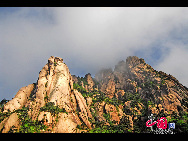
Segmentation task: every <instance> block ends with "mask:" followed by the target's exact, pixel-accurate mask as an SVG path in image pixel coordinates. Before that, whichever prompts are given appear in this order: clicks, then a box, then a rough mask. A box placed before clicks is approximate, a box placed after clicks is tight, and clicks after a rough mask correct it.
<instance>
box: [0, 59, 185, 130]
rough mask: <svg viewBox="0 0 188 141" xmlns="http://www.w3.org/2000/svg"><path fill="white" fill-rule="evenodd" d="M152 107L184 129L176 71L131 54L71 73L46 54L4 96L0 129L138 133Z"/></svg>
mask: <svg viewBox="0 0 188 141" xmlns="http://www.w3.org/2000/svg"><path fill="white" fill-rule="evenodd" d="M151 113H153V114H154V115H155V117H161V116H164V117H166V118H167V119H168V121H171V122H175V123H176V132H188V124H187V122H188V119H187V113H188V89H187V88H186V87H185V86H183V85H182V84H181V83H180V82H179V81H178V80H177V79H176V78H175V77H173V76H172V75H168V74H166V73H164V72H162V71H156V70H154V69H153V68H152V67H151V66H150V65H148V64H146V63H145V61H144V59H142V58H140V59H139V58H138V57H136V56H130V57H128V58H127V59H126V61H120V62H119V63H118V64H117V65H116V66H115V68H114V70H112V69H103V70H101V71H99V72H98V73H96V75H95V78H92V76H91V74H90V73H88V74H86V75H85V77H77V76H75V75H72V76H71V74H70V72H69V69H68V67H67V65H66V64H65V63H64V62H63V59H62V58H59V57H53V56H51V57H50V58H49V59H48V63H47V64H46V65H45V66H44V67H43V68H42V70H41V71H40V72H39V78H38V80H37V82H36V83H33V84H30V85H28V86H26V87H23V88H21V89H20V90H19V91H18V92H17V94H16V95H15V97H14V98H13V99H12V100H10V101H8V102H7V101H5V100H4V101H3V102H2V106H1V111H0V131H1V132H2V133H7V132H21V133H30V132H31V133H36V132H40V133H75V132H78V133H80V132H92V133H93V132H94V133H101V132H102V133H114V132H118V133H119V132H120V133H129V132H131V133H132V132H133V133H135V132H136V133H140V132H148V128H147V127H146V121H147V120H148V116H149V115H150V114H151Z"/></svg>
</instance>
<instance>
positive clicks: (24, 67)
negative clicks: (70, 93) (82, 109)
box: [0, 7, 188, 100]
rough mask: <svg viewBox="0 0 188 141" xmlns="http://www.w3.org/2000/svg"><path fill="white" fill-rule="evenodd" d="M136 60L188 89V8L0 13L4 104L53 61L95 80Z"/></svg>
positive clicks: (0, 86) (16, 10) (10, 10)
mask: <svg viewBox="0 0 188 141" xmlns="http://www.w3.org/2000/svg"><path fill="white" fill-rule="evenodd" d="M133 55H136V56H138V57H139V58H143V59H144V60H145V61H146V63H148V64H149V65H151V66H152V67H153V68H154V69H156V70H158V71H163V72H165V73H167V74H171V75H173V76H174V77H176V78H177V79H178V80H179V82H180V83H182V84H183V85H185V86H187V87H188V73H187V72H188V65H187V60H188V8H186V7H183V8H178V7H176V8H174V7H173V8H171V7H168V8H165V7H163V8H161V7H149V8H145V7H55V8H53V7H50V8H49V7H47V8H44V7H43V8H40V7H37V8H35V7H32V8H30V7H27V8H24V7H21V8H19V7H16V8H13V7H12V8H9V7H6V8H4V7H1V8H0V100H1V99H3V98H6V99H9V100H10V99H12V98H13V97H14V96H15V95H16V93H17V91H18V90H19V89H20V88H21V87H24V86H27V85H29V84H32V83H35V82H37V79H38V75H39V72H40V70H41V69H42V67H43V66H44V65H45V64H46V63H47V60H48V58H49V57H50V56H57V57H61V58H63V60H64V62H65V63H66V64H67V66H68V67H69V70H70V73H71V74H72V75H73V74H74V75H77V76H84V75H85V74H87V73H91V74H92V76H93V77H94V75H95V73H96V72H97V71H98V70H100V69H101V68H110V67H111V68H114V66H115V64H117V63H118V62H119V61H121V60H126V58H127V57H128V56H133Z"/></svg>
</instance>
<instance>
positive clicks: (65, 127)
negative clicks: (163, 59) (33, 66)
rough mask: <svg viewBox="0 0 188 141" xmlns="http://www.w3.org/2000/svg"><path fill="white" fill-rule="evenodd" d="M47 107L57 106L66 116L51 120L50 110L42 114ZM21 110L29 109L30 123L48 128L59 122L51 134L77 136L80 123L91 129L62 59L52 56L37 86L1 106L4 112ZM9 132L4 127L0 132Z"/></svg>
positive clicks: (23, 91)
mask: <svg viewBox="0 0 188 141" xmlns="http://www.w3.org/2000/svg"><path fill="white" fill-rule="evenodd" d="M47 103H53V106H54V107H55V106H58V108H60V109H64V110H65V111H66V113H60V114H59V115H58V117H55V116H57V115H54V117H53V116H52V113H50V112H48V111H49V110H47V111H41V110H40V109H41V107H45V104H47ZM23 106H24V107H29V110H28V115H29V117H30V118H32V120H39V121H42V120H44V119H45V120H46V122H47V123H46V124H48V125H49V126H50V124H52V123H54V122H55V119H56V118H58V119H59V120H58V121H57V123H55V126H54V127H53V130H51V132H77V131H76V127H77V125H81V123H84V124H86V126H87V127H88V128H91V123H90V122H89V121H88V117H90V118H92V116H91V113H90V111H89V109H88V107H87V105H86V101H85V100H84V98H83V96H82V94H81V93H80V92H78V91H77V90H74V89H73V81H72V76H71V74H70V72H69V69H68V67H67V65H66V64H65V63H63V59H61V58H59V57H55V58H54V57H53V56H51V57H50V58H49V59H48V63H47V64H46V65H45V66H44V67H43V69H42V70H41V71H40V73H39V78H38V81H37V83H36V84H31V85H28V86H26V87H23V88H21V89H20V90H19V91H18V93H17V94H16V96H15V97H14V98H13V99H12V100H11V101H9V102H8V103H6V104H5V105H4V111H3V112H4V113H6V112H7V111H10V112H14V111H16V110H18V109H21V108H22V107H23ZM7 118H8V117H7ZM5 120H7V119H5ZM6 124H8V123H6V122H5V123H3V125H1V128H3V126H4V125H6ZM16 125H18V123H17V124H16ZM51 126H52V125H51ZM8 129H10V126H9V127H7V128H6V127H5V128H4V129H3V130H2V132H7V131H8Z"/></svg>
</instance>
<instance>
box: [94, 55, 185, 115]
mask: <svg viewBox="0 0 188 141" xmlns="http://www.w3.org/2000/svg"><path fill="white" fill-rule="evenodd" d="M95 78H96V80H97V81H98V82H99V87H100V88H101V91H102V92H104V93H106V94H107V95H108V96H109V97H110V98H112V97H113V96H117V95H119V93H120V92H119V90H120V91H121V93H122V91H123V93H122V94H120V95H121V96H123V95H124V93H125V92H130V93H132V94H135V93H136V94H139V96H140V97H139V98H141V99H144V100H145V101H152V102H153V103H154V104H156V105H157V106H158V105H161V106H162V108H163V109H164V112H166V113H169V112H170V113H172V112H173V111H174V112H176V113H178V112H179V111H182V110H183V111H185V112H187V110H188V109H187V100H185V99H187V98H188V96H187V94H188V91H187V88H186V87H184V86H183V85H182V84H180V83H179V81H178V80H177V79H176V78H174V77H173V76H171V75H167V74H166V73H164V72H161V71H159V72H158V71H156V70H154V69H153V68H152V67H151V66H150V65H148V64H146V63H145V61H144V59H139V58H138V57H136V56H133V57H128V58H127V59H126V62H124V61H121V62H119V63H118V64H117V65H116V66H115V69H114V71H112V70H102V71H100V72H99V73H97V74H96V76H95ZM151 110H153V112H154V111H155V112H159V111H160V110H156V109H155V110H154V108H153V109H151Z"/></svg>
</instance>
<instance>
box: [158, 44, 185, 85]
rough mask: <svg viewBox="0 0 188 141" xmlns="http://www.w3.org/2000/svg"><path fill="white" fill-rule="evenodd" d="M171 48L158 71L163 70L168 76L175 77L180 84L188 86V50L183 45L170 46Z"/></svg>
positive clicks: (159, 65)
mask: <svg viewBox="0 0 188 141" xmlns="http://www.w3.org/2000/svg"><path fill="white" fill-rule="evenodd" d="M166 46H167V47H169V48H170V52H169V54H167V55H166V56H165V57H164V59H163V60H161V62H160V63H159V64H158V65H157V66H156V69H157V70H162V71H163V72H166V73H167V74H171V75H173V76H175V77H176V78H177V79H178V80H179V82H180V83H182V84H183V85H185V86H188V73H187V72H188V66H187V65H186V64H187V60H188V48H187V47H186V46H184V45H182V44H168V45H166Z"/></svg>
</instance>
